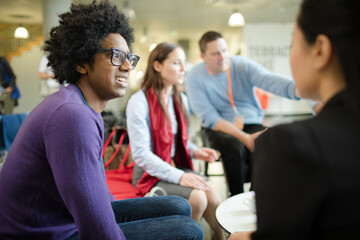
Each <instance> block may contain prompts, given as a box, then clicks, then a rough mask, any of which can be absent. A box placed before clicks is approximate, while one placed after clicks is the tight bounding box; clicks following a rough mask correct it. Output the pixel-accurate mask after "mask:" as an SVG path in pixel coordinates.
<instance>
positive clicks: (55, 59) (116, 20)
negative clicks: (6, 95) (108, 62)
mask: <svg viewBox="0 0 360 240" xmlns="http://www.w3.org/2000/svg"><path fill="white" fill-rule="evenodd" d="M59 18H60V21H59V25H58V26H56V27H54V28H52V29H51V31H50V39H49V40H47V41H45V46H44V50H45V51H46V52H48V53H49V54H48V60H49V63H48V65H49V66H50V67H51V68H52V69H53V72H54V75H55V78H56V79H57V81H58V82H59V83H60V84H63V83H64V82H66V83H77V82H78V81H79V78H80V74H79V73H78V72H77V71H76V69H75V67H76V65H79V64H83V63H89V64H90V66H92V65H93V63H94V55H95V53H96V50H97V49H99V48H101V45H102V42H103V40H104V38H105V37H107V36H108V35H109V34H111V33H119V34H120V35H121V36H122V37H123V38H124V39H125V41H126V43H127V44H128V46H129V48H131V44H132V43H133V42H134V29H133V28H132V27H130V25H129V21H128V19H127V18H126V16H125V15H124V14H123V13H122V12H119V11H118V9H117V7H116V6H112V5H111V4H110V3H109V1H108V0H105V1H102V2H100V3H99V4H97V3H96V0H94V1H93V3H92V4H79V5H74V4H71V7H70V11H69V12H66V13H63V14H60V15H59Z"/></svg>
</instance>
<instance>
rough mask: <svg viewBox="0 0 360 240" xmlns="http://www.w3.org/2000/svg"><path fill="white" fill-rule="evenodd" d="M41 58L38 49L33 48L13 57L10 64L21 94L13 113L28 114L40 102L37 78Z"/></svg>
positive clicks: (36, 47)
mask: <svg viewBox="0 0 360 240" xmlns="http://www.w3.org/2000/svg"><path fill="white" fill-rule="evenodd" d="M41 57H42V52H41V50H40V47H38V46H35V47H32V49H31V50H30V51H24V52H23V53H22V55H21V56H18V57H13V59H12V61H11V62H10V65H11V67H12V68H13V71H14V73H15V75H16V77H17V78H16V83H17V86H18V88H19V90H20V93H21V98H20V99H19V105H18V106H17V107H15V109H14V113H23V112H29V111H31V110H32V109H33V108H34V107H35V106H36V105H38V104H39V103H40V102H41V100H42V98H41V97H40V80H39V78H38V67H39V63H40V58H41Z"/></svg>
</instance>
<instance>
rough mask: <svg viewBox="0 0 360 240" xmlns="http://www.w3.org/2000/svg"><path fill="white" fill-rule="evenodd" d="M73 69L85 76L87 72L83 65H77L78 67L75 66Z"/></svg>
mask: <svg viewBox="0 0 360 240" xmlns="http://www.w3.org/2000/svg"><path fill="white" fill-rule="evenodd" d="M75 69H76V71H78V72H79V73H80V74H82V75H85V74H87V72H88V70H87V67H86V65H85V64H78V65H76V67H75Z"/></svg>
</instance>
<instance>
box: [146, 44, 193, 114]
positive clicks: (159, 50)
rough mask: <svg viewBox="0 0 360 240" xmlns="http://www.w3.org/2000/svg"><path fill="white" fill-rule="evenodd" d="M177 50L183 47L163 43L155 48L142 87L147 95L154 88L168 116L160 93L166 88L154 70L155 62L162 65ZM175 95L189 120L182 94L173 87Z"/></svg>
mask: <svg viewBox="0 0 360 240" xmlns="http://www.w3.org/2000/svg"><path fill="white" fill-rule="evenodd" d="M176 48H181V47H180V46H179V45H177V44H174V43H168V42H163V43H160V44H158V45H157V46H156V47H155V48H154V50H152V51H151V53H150V56H149V59H148V63H147V68H146V72H145V76H144V81H143V83H142V85H141V87H142V89H143V90H144V92H145V94H146V93H147V91H149V89H150V88H153V90H154V93H155V95H156V97H157V99H158V101H159V103H160V105H161V108H162V110H163V112H164V114H165V115H166V116H167V111H165V107H164V105H163V104H162V102H161V101H160V92H161V90H162V89H163V88H164V83H163V80H162V79H161V77H160V74H159V72H157V71H156V70H155V69H154V62H155V61H157V62H159V63H160V64H162V63H163V62H164V61H165V59H167V57H168V56H169V54H170V53H171V52H172V51H174V50H175V49H176ZM173 94H174V95H175V96H176V98H177V100H178V101H179V103H180V104H181V109H182V112H183V115H184V117H185V118H186V119H187V113H186V109H185V106H184V104H183V102H182V99H181V93H180V91H178V90H177V86H176V85H174V86H173Z"/></svg>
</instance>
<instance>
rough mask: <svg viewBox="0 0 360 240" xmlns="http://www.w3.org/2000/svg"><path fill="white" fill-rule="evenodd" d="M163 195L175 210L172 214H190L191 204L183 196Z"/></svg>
mask: <svg viewBox="0 0 360 240" xmlns="http://www.w3.org/2000/svg"><path fill="white" fill-rule="evenodd" d="M164 197H165V198H167V199H168V201H169V204H170V205H171V206H173V208H172V209H173V211H175V212H174V213H173V214H176V215H184V216H191V206H190V204H189V201H187V200H186V199H185V198H182V197H179V196H173V195H171V196H164Z"/></svg>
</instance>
